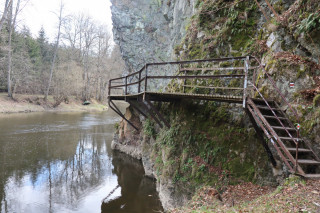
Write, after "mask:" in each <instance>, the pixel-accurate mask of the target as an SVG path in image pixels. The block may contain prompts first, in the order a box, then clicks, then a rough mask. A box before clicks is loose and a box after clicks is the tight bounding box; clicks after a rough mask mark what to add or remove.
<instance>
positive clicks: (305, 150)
mask: <svg viewBox="0 0 320 213" xmlns="http://www.w3.org/2000/svg"><path fill="white" fill-rule="evenodd" d="M287 149H288V151H290V152H296V151H297V149H296V148H287ZM298 152H312V151H311V150H310V149H303V148H299V149H298Z"/></svg>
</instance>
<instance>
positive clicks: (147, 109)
mask: <svg viewBox="0 0 320 213" xmlns="http://www.w3.org/2000/svg"><path fill="white" fill-rule="evenodd" d="M139 104H140V106H141V107H143V108H144V109H145V110H146V112H148V114H149V117H150V118H151V119H153V120H154V121H155V122H156V123H157V124H159V126H160V128H162V127H163V125H162V123H161V121H160V120H159V119H158V118H157V116H156V115H155V114H154V112H153V111H152V110H150V109H149V107H148V105H147V104H146V103H145V102H139Z"/></svg>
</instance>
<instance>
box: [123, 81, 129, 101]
mask: <svg viewBox="0 0 320 213" xmlns="http://www.w3.org/2000/svg"><path fill="white" fill-rule="evenodd" d="M125 81H126V84H125V89H124V91H125V94H124V95H125V97H124V100H125V101H127V94H128V85H127V84H128V76H126V80H125Z"/></svg>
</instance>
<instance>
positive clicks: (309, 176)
mask: <svg viewBox="0 0 320 213" xmlns="http://www.w3.org/2000/svg"><path fill="white" fill-rule="evenodd" d="M304 177H306V178H320V174H305V175H304Z"/></svg>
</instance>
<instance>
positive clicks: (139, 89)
mask: <svg viewBox="0 0 320 213" xmlns="http://www.w3.org/2000/svg"><path fill="white" fill-rule="evenodd" d="M141 72H142V70H140V71H139V85H138V93H140V92H141Z"/></svg>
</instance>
